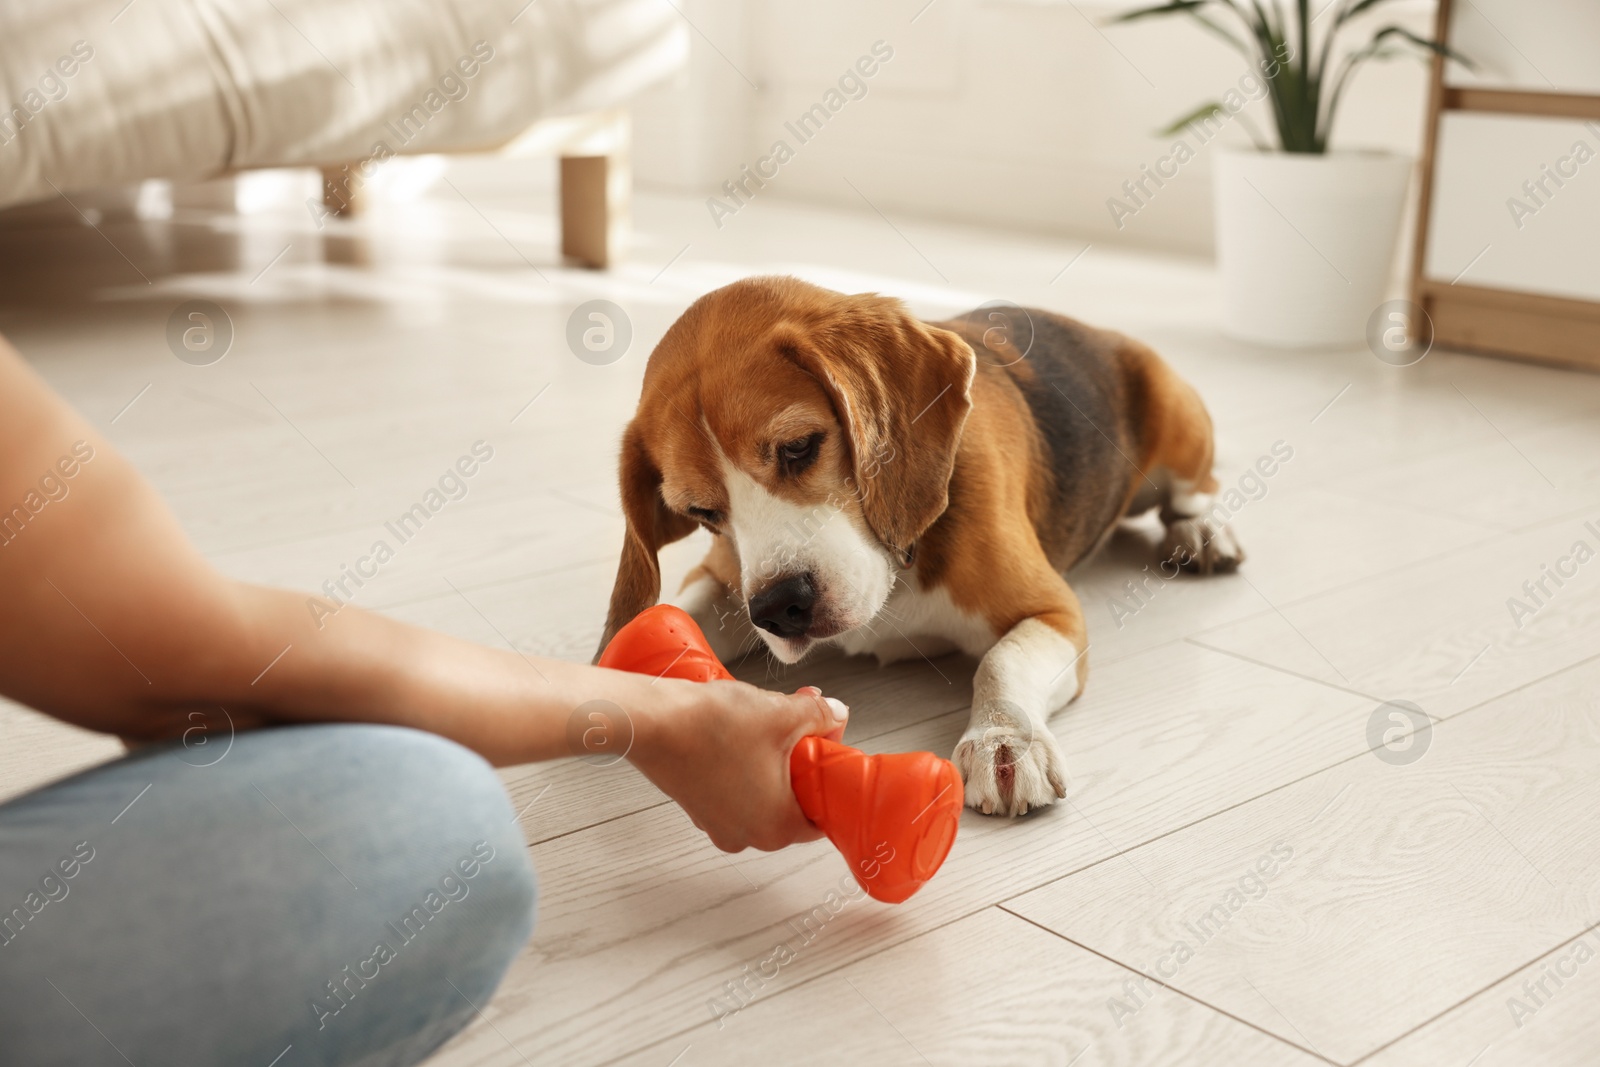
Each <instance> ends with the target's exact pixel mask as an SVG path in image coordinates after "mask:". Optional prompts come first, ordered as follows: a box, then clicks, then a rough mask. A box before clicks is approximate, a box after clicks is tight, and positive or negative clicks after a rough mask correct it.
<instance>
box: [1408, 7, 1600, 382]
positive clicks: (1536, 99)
mask: <svg viewBox="0 0 1600 1067" xmlns="http://www.w3.org/2000/svg"><path fill="white" fill-rule="evenodd" d="M1452 6H1453V3H1452V0H1439V9H1438V14H1437V16H1436V19H1435V24H1434V39H1435V40H1439V41H1448V40H1449V39H1450V38H1449V33H1450V14H1451V8H1452ZM1446 65H1447V60H1446V59H1445V57H1443V56H1439V55H1435V56H1434V57H1433V61H1432V71H1431V87H1430V91H1429V95H1428V112H1427V120H1426V121H1427V128H1426V130H1425V133H1424V138H1423V149H1422V189H1421V195H1420V197H1419V199H1418V202H1417V227H1416V238H1415V246H1414V249H1413V254H1412V257H1411V299H1412V301H1413V302H1414V303H1416V305H1417V306H1418V307H1420V308H1422V310H1423V311H1424V312H1426V313H1427V315H1428V318H1429V319H1430V320H1431V322H1432V324H1433V343H1434V344H1437V345H1442V346H1444V347H1446V348H1458V349H1465V350H1467V351H1472V352H1481V353H1484V354H1487V355H1494V356H1504V357H1507V358H1511V359H1525V360H1533V361H1536V362H1542V363H1556V364H1560V365H1563V366H1569V367H1582V368H1585V369H1588V370H1597V371H1600V301H1592V300H1577V299H1573V298H1571V297H1562V296H1548V295H1544V294H1539V293H1531V292H1523V291H1519V290H1514V289H1497V288H1491V287H1484V286H1473V285H1459V284H1456V283H1453V282H1441V281H1438V280H1437V279H1432V278H1429V277H1428V276H1427V258H1428V234H1429V231H1430V229H1431V226H1432V223H1433V219H1432V210H1433V189H1434V183H1435V181H1436V174H1435V168H1436V167H1437V166H1438V144H1439V126H1440V123H1441V121H1442V119H1443V117H1444V116H1445V115H1446V114H1447V113H1449V112H1452V111H1455V112H1474V113H1478V114H1501V115H1523V116H1529V117H1539V118H1557V119H1578V120H1584V121H1597V120H1600V96H1592V95H1588V94H1583V93H1548V92H1533V91H1526V90H1520V89H1488V88H1477V87H1472V86H1452V85H1446V84H1445V67H1446Z"/></svg>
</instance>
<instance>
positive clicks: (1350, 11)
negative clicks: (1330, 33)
mask: <svg viewBox="0 0 1600 1067" xmlns="http://www.w3.org/2000/svg"><path fill="white" fill-rule="evenodd" d="M1388 2H1389V0H1356V2H1355V4H1353V5H1352V6H1351V7H1349V8H1346V9H1345V10H1343V11H1341V12H1339V14H1338V15H1337V16H1335V17H1334V20H1333V27H1334V29H1338V28H1339V27H1340V26H1343V25H1344V24H1345V23H1346V22H1349V21H1350V20H1351V19H1353V18H1355V17H1356V16H1357V15H1359V14H1361V13H1362V12H1363V11H1368V10H1370V9H1372V8H1375V7H1377V6H1378V5H1379V4H1386V3H1388Z"/></svg>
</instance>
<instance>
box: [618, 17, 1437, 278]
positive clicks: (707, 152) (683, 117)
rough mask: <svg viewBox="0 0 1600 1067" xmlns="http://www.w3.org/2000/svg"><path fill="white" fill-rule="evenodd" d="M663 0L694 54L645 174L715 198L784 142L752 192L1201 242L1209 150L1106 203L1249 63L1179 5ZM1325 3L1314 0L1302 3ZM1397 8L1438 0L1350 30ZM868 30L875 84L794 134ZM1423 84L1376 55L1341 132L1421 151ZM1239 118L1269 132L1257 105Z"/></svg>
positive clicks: (1207, 241) (650, 137) (668, 92)
mask: <svg viewBox="0 0 1600 1067" xmlns="http://www.w3.org/2000/svg"><path fill="white" fill-rule="evenodd" d="M674 2H675V3H676V4H677V5H678V6H679V7H680V9H681V10H682V11H683V12H684V15H685V17H686V18H687V19H688V20H690V21H691V23H692V25H694V26H695V27H697V30H696V32H695V33H694V38H693V46H692V47H693V55H694V59H693V63H692V66H691V70H690V72H689V73H688V74H687V76H686V77H685V78H683V79H681V80H680V81H679V82H678V83H677V84H675V85H673V86H669V87H664V88H662V89H658V90H656V91H655V92H653V93H652V94H650V96H649V97H647V98H646V99H645V100H643V101H641V102H640V105H639V107H638V108H637V109H636V112H635V115H636V123H635V135H636V146H635V173H636V175H637V178H638V180H639V182H640V184H641V186H644V187H652V186H654V187H660V188H670V189H675V190H684V191H692V192H694V193H696V194H698V195H704V196H710V195H714V194H715V193H717V191H718V189H717V187H718V186H719V185H720V184H721V183H722V182H723V181H725V180H728V179H731V178H736V177H738V174H739V168H740V166H741V164H746V163H749V164H754V163H755V162H756V161H757V159H758V158H759V157H761V156H763V155H764V154H766V153H767V151H768V149H769V147H770V146H771V145H772V143H773V142H774V140H776V139H780V138H781V139H784V140H786V141H788V142H789V144H790V145H791V147H794V148H795V157H794V159H793V160H792V161H790V162H788V163H787V164H785V165H784V166H783V167H782V168H781V169H780V170H779V172H778V175H777V177H776V178H775V179H774V180H773V181H772V182H771V183H770V184H769V185H768V186H767V187H766V188H765V189H763V190H761V191H760V193H759V194H758V196H757V200H758V201H759V200H760V199H764V198H768V197H780V196H781V197H797V198H803V199H807V200H813V201H820V202H825V203H832V204H839V205H843V206H852V207H857V208H865V206H866V205H865V204H864V203H863V198H865V199H866V200H867V201H870V203H871V204H872V205H873V206H875V207H876V208H877V209H878V210H880V211H883V212H885V213H886V214H891V215H892V214H895V213H903V214H921V215H928V216H934V217H939V218H946V219H956V220H963V221H971V222H977V223H985V224H997V225H1003V226H1007V227H1014V228H1020V229H1027V230H1036V231H1049V232H1054V233H1070V234H1080V235H1084V236H1086V237H1089V238H1090V239H1093V240H1102V241H1108V242H1121V243H1127V244H1134V245H1143V246H1149V247H1159V248H1167V249H1173V250H1181V251H1193V252H1200V253H1206V252H1209V250H1210V247H1211V185H1210V161H1209V156H1208V153H1207V152H1206V151H1205V150H1204V149H1200V151H1199V154H1198V156H1197V158H1196V159H1194V160H1193V161H1192V162H1190V163H1188V164H1186V165H1185V166H1184V167H1183V168H1181V170H1180V171H1179V174H1178V177H1177V178H1175V179H1173V180H1171V181H1168V182H1167V183H1166V185H1165V186H1164V187H1163V188H1161V189H1160V190H1158V191H1157V193H1156V195H1155V196H1154V197H1152V198H1151V199H1150V200H1149V202H1148V205H1147V206H1144V207H1142V208H1141V209H1140V210H1139V211H1138V212H1137V213H1136V214H1135V215H1133V216H1131V217H1125V218H1123V219H1122V222H1123V225H1122V227H1121V228H1120V229H1119V228H1118V227H1117V226H1116V225H1115V224H1114V223H1113V220H1112V216H1111V212H1110V210H1109V209H1108V206H1107V200H1108V198H1110V197H1112V196H1119V195H1122V194H1121V189H1120V186H1121V184H1122V183H1123V182H1124V181H1125V180H1129V179H1136V178H1138V177H1139V168H1140V165H1141V164H1154V163H1155V161H1156V160H1157V158H1158V157H1160V156H1162V155H1164V154H1166V153H1167V152H1168V151H1169V150H1170V148H1171V143H1172V140H1173V138H1170V137H1159V136H1157V135H1155V134H1154V132H1153V131H1155V130H1157V129H1159V128H1161V127H1162V126H1165V125H1166V124H1167V123H1168V122H1169V121H1170V120H1172V119H1173V118H1175V117H1177V116H1179V115H1181V114H1183V113H1185V112H1187V111H1189V110H1190V109H1192V108H1193V107H1194V106H1195V105H1197V104H1199V103H1200V102H1202V101H1204V100H1207V99H1212V98H1215V97H1218V96H1220V95H1221V94H1222V93H1223V92H1224V91H1225V90H1227V89H1228V88H1229V87H1230V86H1233V85H1234V84H1235V83H1236V82H1237V81H1238V79H1239V77H1240V76H1241V75H1243V74H1245V73H1246V70H1247V65H1246V62H1245V60H1243V59H1242V58H1241V57H1239V56H1238V54H1237V53H1235V52H1233V51H1231V50H1230V49H1229V48H1228V47H1227V45H1226V44H1224V43H1223V42H1220V41H1218V40H1216V39H1215V38H1213V37H1211V36H1209V35H1207V34H1206V33H1205V32H1204V31H1202V30H1201V29H1199V28H1198V27H1197V26H1195V25H1194V24H1193V23H1192V22H1190V21H1188V20H1186V19H1172V18H1168V19H1164V20H1154V21H1150V22H1146V23H1142V24H1134V25H1128V26H1107V25H1104V23H1105V22H1106V21H1107V20H1108V19H1109V18H1110V17H1111V16H1112V15H1114V14H1115V13H1117V12H1119V11H1123V10H1128V9H1129V8H1130V7H1133V6H1142V2H1143V0H1129V2H1124V3H1113V2H1108V0H1077V2H1076V3H1069V2H1067V0H932V3H931V4H927V0H894V2H875V3H865V2H861V0H856V2H851V0H810V2H806V3H803V4H802V3H798V2H796V0H674ZM1327 2H1328V0H1313V3H1312V7H1313V10H1315V9H1316V8H1317V7H1319V6H1321V5H1322V4H1325V3H1327ZM925 5H926V7H925ZM919 11H920V12H921V14H920V15H919V14H918V12H919ZM913 17H915V21H914V22H913V21H912V19H913ZM1390 22H1397V23H1400V24H1402V25H1404V26H1406V27H1408V28H1410V29H1412V30H1414V31H1416V32H1419V33H1427V32H1429V31H1430V30H1431V26H1432V22H1433V4H1432V3H1431V2H1426V0H1395V2H1392V3H1389V4H1384V5H1381V6H1380V7H1379V8H1378V9H1377V14H1376V17H1372V18H1364V19H1363V21H1362V23H1361V24H1359V25H1360V26H1363V27H1365V28H1366V29H1365V31H1364V32H1363V33H1361V34H1360V35H1359V37H1356V38H1353V39H1355V40H1357V41H1358V43H1364V42H1365V39H1366V37H1367V35H1368V34H1370V32H1371V29H1372V28H1376V27H1378V26H1382V25H1386V24H1388V23H1390ZM877 40H883V41H885V42H887V43H888V44H889V45H890V46H891V47H892V48H893V49H894V58H893V59H892V60H890V61H889V62H888V63H886V64H885V65H884V66H883V68H882V70H881V71H880V72H878V73H877V74H876V75H874V77H872V78H871V79H870V80H869V81H868V82H867V95H866V96H865V97H864V98H862V99H860V100H854V101H851V102H850V103H848V104H847V105H846V106H845V107H843V108H842V109H841V110H840V111H839V112H838V114H836V115H834V116H833V118H832V119H831V120H830V121H829V122H828V124H827V125H826V127H825V128H824V129H823V130H822V131H821V133H820V134H819V135H817V136H816V137H815V138H814V139H813V140H811V141H809V142H808V143H805V144H803V145H802V144H799V142H798V140H797V139H796V138H795V137H794V136H793V135H792V134H790V133H789V132H788V131H786V129H785V126H784V123H785V122H786V121H792V120H793V119H794V118H795V117H796V116H797V115H799V114H800V113H802V112H804V111H805V110H806V109H807V108H809V107H810V106H811V105H812V104H814V103H816V102H818V101H819V100H821V99H822V97H823V94H824V93H825V92H826V91H827V90H828V89H829V88H830V87H832V86H833V85H834V84H835V82H836V80H837V79H838V77H839V75H840V74H841V73H842V72H844V71H845V70H846V69H847V68H849V67H850V66H851V65H852V64H853V63H854V62H855V61H856V60H857V58H858V57H860V56H863V55H866V54H868V53H869V51H870V49H871V46H872V44H873V42H874V41H877ZM708 41H709V42H710V43H709V44H708ZM712 45H715V49H713V48H712V47H711V46H712ZM719 50H720V52H721V53H722V54H721V55H719V54H718V51H719ZM734 68H737V71H738V72H736V71H735V69H734ZM740 72H742V74H741V73H740ZM746 78H748V79H749V81H750V82H754V83H755V85H756V86H757V88H751V86H750V84H748V83H747V82H746V80H745V79H746ZM1425 99H1426V66H1425V64H1424V63H1422V62H1420V61H1413V60H1409V59H1400V60H1394V61H1391V62H1389V63H1381V64H1372V65H1369V66H1368V68H1367V69H1366V70H1365V71H1364V72H1363V73H1361V74H1360V75H1359V76H1358V77H1357V79H1356V80H1355V81H1354V82H1353V83H1352V86H1351V88H1350V90H1349V91H1348V92H1347V93H1346V95H1345V100H1344V103H1343V106H1342V107H1341V112H1340V118H1339V122H1338V124H1337V126H1336V129H1335V147H1345V148H1351V147H1385V148H1390V149H1395V150H1398V151H1402V152H1406V153H1408V154H1413V155H1414V154H1416V152H1417V151H1418V146H1419V145H1420V141H1421V132H1422V113H1423V107H1424V104H1425ZM1245 114H1247V115H1249V116H1250V117H1251V119H1252V120H1253V121H1254V122H1255V124H1256V126H1257V128H1258V129H1260V130H1261V131H1262V132H1263V134H1264V135H1265V136H1267V137H1271V135H1272V134H1271V123H1270V116H1269V113H1268V112H1267V110H1266V108H1265V104H1264V103H1261V104H1253V105H1251V106H1250V107H1249V108H1248V109H1247V110H1246V112H1245ZM1230 126H1232V127H1235V128H1232V129H1230V130H1228V131H1227V132H1225V133H1224V134H1223V137H1222V138H1221V139H1223V140H1232V141H1237V142H1239V143H1248V137H1247V136H1245V135H1244V132H1243V131H1242V129H1238V128H1236V127H1237V126H1238V123H1237V122H1234V123H1231V124H1230ZM1191 143H1192V144H1193V142H1192V141H1191ZM1213 143H1217V142H1213ZM851 184H853V185H854V186H855V187H856V190H859V193H858V192H857V191H855V190H852V188H851ZM727 224H728V225H735V224H736V223H735V222H734V221H732V220H729V221H728V223H727Z"/></svg>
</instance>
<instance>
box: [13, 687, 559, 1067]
mask: <svg viewBox="0 0 1600 1067" xmlns="http://www.w3.org/2000/svg"><path fill="white" fill-rule="evenodd" d="M214 718H215V719H217V720H220V719H221V716H214ZM229 733H231V731H228V730H227V729H226V728H223V729H221V730H212V731H211V732H210V735H209V736H205V737H201V736H198V735H197V736H196V737H193V738H191V739H190V743H188V744H182V743H174V744H172V745H162V746H158V747H154V748H149V749H142V750H140V751H138V752H136V753H133V754H131V755H129V756H128V757H126V758H124V759H121V760H118V761H116V762H114V763H110V764H107V765H105V766H103V767H98V768H95V769H93V770H90V771H86V772H84V773H82V774H79V775H76V776H74V777H72V778H68V779H66V780H64V781H61V782H57V783H55V784H53V785H50V786H46V787H45V788H43V789H40V790H38V791H36V792H33V793H30V794H27V795H26V796H22V797H19V798H17V799H15V800H12V801H11V802H9V803H7V804H4V805H0V1064H3V1065H7V1067H9V1065H11V1064H26V1065H28V1067H38V1065H42V1064H61V1065H68V1064H70V1065H73V1067H97V1065H100V1064H106V1065H111V1067H126V1065H127V1064H129V1063H131V1064H134V1065H137V1067H160V1065H166V1064H222V1063H228V1064H249V1065H254V1067H269V1065H275V1067H305V1065H327V1064H361V1065H363V1067H366V1065H379V1064H384V1065H387V1064H412V1063H417V1062H419V1061H421V1060H422V1059H423V1058H424V1057H426V1056H427V1055H428V1054H429V1053H430V1052H432V1051H433V1050H434V1049H436V1048H438V1047H439V1045H441V1044H443V1043H444V1041H446V1040H447V1039H448V1038H449V1037H450V1036H451V1035H452V1034H454V1033H456V1032H457V1031H458V1030H460V1029H461V1028H462V1027H464V1026H465V1025H466V1024H467V1023H468V1022H470V1021H471V1020H472V1018H473V1017H474V1016H475V1014H476V1013H477V1010H478V1009H480V1008H482V1007H484V1006H485V1005H486V1004H487V1003H488V1001H489V998H490V996H491V995H492V994H493V993H494V990H495V987H496V986H497V985H499V983H500V979H501V977H502V976H503V975H504V974H505V971H506V968H507V967H508V966H509V965H510V963H511V960H512V959H513V957H515V956H516V954H517V952H518V951H519V950H520V949H521V948H522V946H523V944H524V942H526V940H527V938H528V935H529V933H530V932H531V930H532V928H533V908H534V900H535V895H536V887H535V883H534V877H533V869H532V867H531V866H530V864H529V862H528V858H527V851H526V845H525V844H524V842H523V839H522V834H521V830H520V829H519V827H518V826H517V825H516V823H515V817H514V815H513V813H512V810H511V806H510V803H509V801H508V800H507V797H506V794H505V791H504V790H503V789H502V788H501V785H500V782H499V780H498V779H497V778H496V776H495V774H494V772H493V771H492V770H491V769H490V768H489V766H488V764H486V763H485V762H484V761H483V760H481V759H479V758H478V757H477V756H476V755H473V754H472V753H471V752H468V751H467V750H466V749H464V748H461V747H460V746H458V745H455V744H453V743H451V742H449V741H445V740H442V739H440V738H438V737H434V736H432V735H430V734H425V733H419V732H417V731H414V730H405V729H399V728H394V727H386V726H347V725H319V726H299V727H285V728H281V729H273V730H262V731H257V732H252V733H240V734H238V735H237V736H235V737H231V738H230V736H228V735H229ZM201 741H203V742H204V743H203V744H202V743H198V742H201Z"/></svg>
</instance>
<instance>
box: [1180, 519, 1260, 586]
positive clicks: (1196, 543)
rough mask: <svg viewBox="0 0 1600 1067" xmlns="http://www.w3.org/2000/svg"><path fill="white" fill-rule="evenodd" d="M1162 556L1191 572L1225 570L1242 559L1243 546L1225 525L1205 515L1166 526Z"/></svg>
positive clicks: (1216, 572)
mask: <svg viewBox="0 0 1600 1067" xmlns="http://www.w3.org/2000/svg"><path fill="white" fill-rule="evenodd" d="M1161 558H1162V559H1163V560H1171V561H1172V562H1173V563H1174V564H1175V565H1176V566H1178V567H1179V568H1180V569H1182V570H1185V571H1188V572H1189V573H1190V574H1227V573H1229V572H1231V571H1234V570H1237V569H1238V567H1239V564H1241V563H1243V562H1244V549H1243V548H1240V547H1239V541H1238V539H1237V538H1236V537H1234V536H1233V530H1232V529H1230V528H1229V527H1227V526H1221V525H1212V524H1211V523H1209V522H1207V521H1206V520H1205V519H1177V520H1174V521H1173V522H1172V523H1170V524H1169V525H1168V526H1167V537H1166V540H1165V541H1163V542H1162V544H1161Z"/></svg>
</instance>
